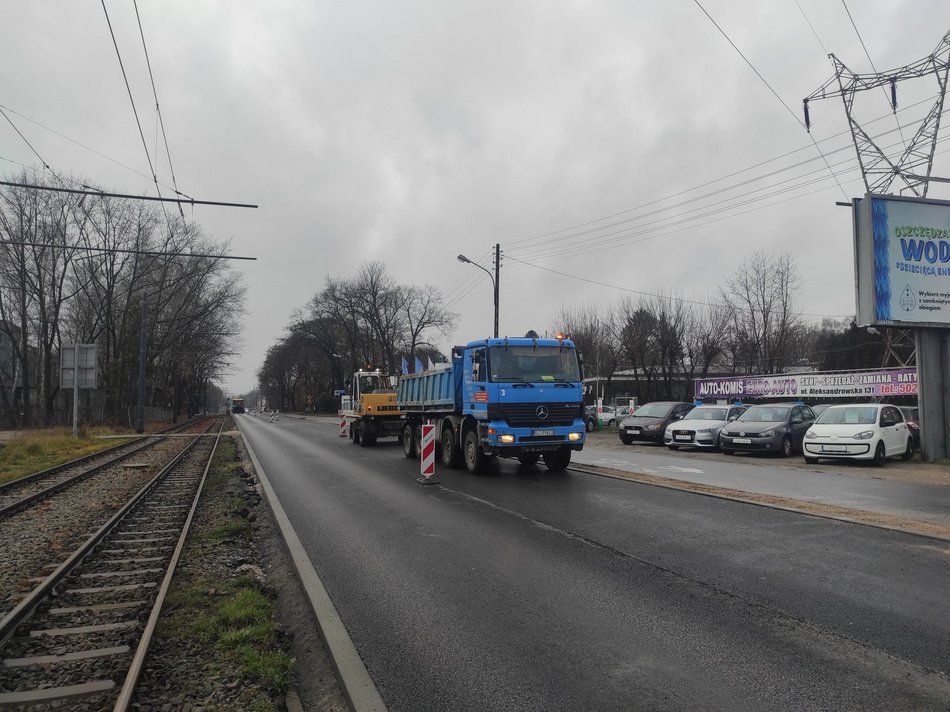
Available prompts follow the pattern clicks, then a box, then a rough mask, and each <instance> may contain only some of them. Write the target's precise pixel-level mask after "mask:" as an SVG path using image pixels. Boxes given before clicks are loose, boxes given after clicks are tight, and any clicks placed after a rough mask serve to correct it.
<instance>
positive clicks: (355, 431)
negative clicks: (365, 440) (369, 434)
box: [350, 421, 362, 445]
mask: <svg viewBox="0 0 950 712" xmlns="http://www.w3.org/2000/svg"><path fill="white" fill-rule="evenodd" d="M350 438H351V439H352V440H353V444H354V445H362V443H361V442H360V440H361V438H360V424H359V421H357V422H355V423H353V424H352V425H351V426H350Z"/></svg>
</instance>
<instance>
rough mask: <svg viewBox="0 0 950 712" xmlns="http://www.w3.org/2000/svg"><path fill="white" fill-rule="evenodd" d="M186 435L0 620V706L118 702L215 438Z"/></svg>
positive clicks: (130, 684)
mask: <svg viewBox="0 0 950 712" xmlns="http://www.w3.org/2000/svg"><path fill="white" fill-rule="evenodd" d="M223 426H224V421H222V422H221V424H220V426H219V427H218V432H217V436H216V437H215V438H214V440H213V442H212V441H211V438H206V437H201V436H196V437H195V438H194V439H193V441H192V442H191V443H190V444H189V445H188V447H187V448H186V449H184V450H183V451H182V452H181V453H180V454H179V455H178V456H177V457H175V459H174V460H173V461H172V462H171V463H169V464H168V465H167V466H165V467H164V468H162V470H161V471H160V472H158V473H157V474H155V475H154V477H152V478H151V480H150V481H149V482H148V483H147V484H146V485H145V486H143V487H142V488H141V489H140V490H139V491H138V492H137V493H136V494H135V496H134V497H132V498H131V499H129V500H128V501H127V502H125V503H124V504H123V505H122V506H121V508H120V509H119V510H118V511H117V512H116V513H115V514H114V516H113V517H111V518H110V519H109V521H107V522H105V523H104V524H102V525H101V526H99V527H98V528H97V529H96V531H95V532H93V533H92V534H91V536H89V537H88V538H86V540H85V541H84V542H83V543H82V544H81V545H80V546H78V547H76V548H75V550H74V551H73V552H72V553H71V554H70V555H69V557H68V558H67V559H66V560H65V561H63V562H62V563H61V564H60V565H59V566H58V567H56V569H55V570H53V571H51V572H50V573H49V574H48V575H47V576H45V577H44V578H43V580H42V582H41V583H39V585H37V586H36V587H35V588H34V589H33V590H32V591H30V593H29V594H27V595H26V596H25V597H24V598H23V599H22V600H21V601H20V602H19V603H18V604H17V605H16V607H15V608H14V609H13V610H11V611H10V612H9V613H8V614H7V615H6V616H4V618H3V619H2V620H0V658H2V662H0V690H4V692H2V693H0V708H10V707H12V708H18V707H25V708H35V706H37V705H38V706H40V707H41V708H43V709H70V710H76V709H95V710H99V709H128V708H129V705H130V704H131V699H132V693H133V691H134V688H135V683H136V681H137V679H138V676H139V674H140V672H141V670H142V665H143V662H144V659H145V655H146V653H147V650H148V645H149V642H150V639H151V635H152V632H153V630H154V627H155V624H156V623H157V620H158V616H159V613H160V611H161V606H162V602H163V600H164V593H165V591H166V590H167V588H168V585H169V584H170V582H171V578H172V574H173V572H174V569H175V564H176V563H177V560H178V556H179V554H180V551H181V547H182V545H183V543H184V541H185V537H186V535H187V532H188V527H189V525H190V522H191V519H192V516H193V514H194V511H195V508H196V507H197V503H198V498H199V495H200V492H201V487H202V485H203V482H204V479H205V477H206V475H207V472H208V469H209V467H210V463H211V459H212V457H213V456H214V452H215V450H216V448H217V444H218V441H219V440H220V437H221V432H222V430H223Z"/></svg>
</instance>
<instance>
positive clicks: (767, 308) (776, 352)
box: [721, 252, 801, 373]
mask: <svg viewBox="0 0 950 712" xmlns="http://www.w3.org/2000/svg"><path fill="white" fill-rule="evenodd" d="M799 286H800V278H799V275H798V269H797V267H796V266H795V263H794V262H793V260H792V257H791V256H790V255H788V254H785V255H769V254H767V253H765V252H754V253H752V255H750V256H749V257H748V258H746V259H745V260H744V261H743V262H742V264H740V265H739V267H738V268H737V269H736V271H735V272H734V273H733V275H732V277H730V278H729V279H728V280H726V285H725V286H724V287H723V288H722V289H721V292H722V299H723V301H724V302H726V303H727V304H728V305H729V307H730V319H729V321H730V327H731V333H732V336H733V338H732V340H731V343H730V344H729V348H730V350H731V352H732V355H733V362H734V363H736V364H741V367H742V369H743V370H744V371H745V372H746V373H755V372H759V373H776V372H780V371H781V370H782V368H783V367H784V366H785V365H786V364H787V363H788V360H789V347H790V345H791V344H792V341H793V338H794V334H795V332H796V330H797V329H799V328H800V327H801V317H800V316H799V315H797V314H796V313H795V311H794V297H795V293H796V292H797V290H798V288H799Z"/></svg>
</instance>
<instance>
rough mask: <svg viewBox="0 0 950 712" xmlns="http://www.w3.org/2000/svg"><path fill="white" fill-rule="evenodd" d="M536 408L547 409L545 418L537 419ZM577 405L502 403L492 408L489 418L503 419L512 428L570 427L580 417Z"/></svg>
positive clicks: (578, 405)
mask: <svg viewBox="0 0 950 712" xmlns="http://www.w3.org/2000/svg"><path fill="white" fill-rule="evenodd" d="M538 408H547V417H546V418H540V417H538ZM580 412H581V406H580V404H579V403H503V404H499V405H498V406H497V409H496V408H492V413H489V417H500V418H504V419H505V422H507V423H508V425H510V426H511V427H513V428H518V427H532V428H543V427H545V426H555V425H570V424H571V423H573V422H574V420H575V418H579V417H580Z"/></svg>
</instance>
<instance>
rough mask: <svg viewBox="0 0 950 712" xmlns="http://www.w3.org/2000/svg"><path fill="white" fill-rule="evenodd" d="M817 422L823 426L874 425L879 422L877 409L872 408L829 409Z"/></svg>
mask: <svg viewBox="0 0 950 712" xmlns="http://www.w3.org/2000/svg"><path fill="white" fill-rule="evenodd" d="M815 422H816V423H820V424H821V425H873V424H874V423H876V422H877V408H872V407H870V406H841V407H840V408H829V409H828V410H826V411H825V412H824V413H822V414H821V416H820V417H819V418H818V420H816V421H815Z"/></svg>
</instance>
